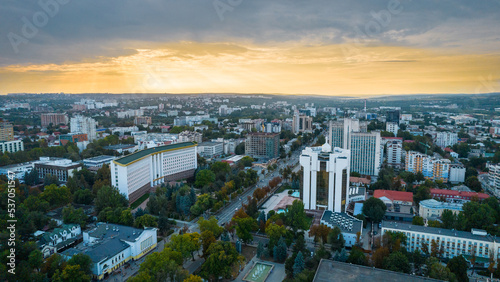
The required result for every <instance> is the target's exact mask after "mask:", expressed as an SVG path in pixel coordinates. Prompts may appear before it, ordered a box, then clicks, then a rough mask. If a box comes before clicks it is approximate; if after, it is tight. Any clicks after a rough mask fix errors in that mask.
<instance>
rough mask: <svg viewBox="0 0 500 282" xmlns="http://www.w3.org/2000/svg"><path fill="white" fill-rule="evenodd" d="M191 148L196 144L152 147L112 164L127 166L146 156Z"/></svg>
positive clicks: (186, 143) (184, 143)
mask: <svg viewBox="0 0 500 282" xmlns="http://www.w3.org/2000/svg"><path fill="white" fill-rule="evenodd" d="M192 146H196V144H195V143H194V142H183V143H176V144H170V145H164V146H158V147H153V148H149V149H144V150H141V151H139V152H135V153H133V154H130V155H127V156H125V157H122V158H119V159H116V160H114V162H115V163H118V164H120V165H128V164H130V163H132V162H135V161H137V160H139V159H142V158H144V157H146V156H148V155H151V154H154V153H160V152H166V151H171V150H179V149H184V148H189V147H192Z"/></svg>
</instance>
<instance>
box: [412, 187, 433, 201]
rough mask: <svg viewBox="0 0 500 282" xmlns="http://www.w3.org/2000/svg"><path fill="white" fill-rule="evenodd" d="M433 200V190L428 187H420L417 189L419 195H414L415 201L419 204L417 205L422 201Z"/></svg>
mask: <svg viewBox="0 0 500 282" xmlns="http://www.w3.org/2000/svg"><path fill="white" fill-rule="evenodd" d="M430 198H431V190H430V188H429V187H427V186H423V185H422V186H420V187H418V189H417V193H415V194H414V195H413V201H414V202H415V203H417V205H418V204H419V203H420V201H423V200H427V199H430Z"/></svg>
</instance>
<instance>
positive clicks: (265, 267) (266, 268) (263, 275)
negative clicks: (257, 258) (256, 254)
mask: <svg viewBox="0 0 500 282" xmlns="http://www.w3.org/2000/svg"><path fill="white" fill-rule="evenodd" d="M273 268H274V265H271V264H267V263H262V262H257V263H255V265H254V266H253V267H252V269H250V271H248V273H247V274H246V275H245V277H244V278H243V281H250V282H264V281H266V279H267V277H268V276H269V274H270V273H271V271H272V270H273Z"/></svg>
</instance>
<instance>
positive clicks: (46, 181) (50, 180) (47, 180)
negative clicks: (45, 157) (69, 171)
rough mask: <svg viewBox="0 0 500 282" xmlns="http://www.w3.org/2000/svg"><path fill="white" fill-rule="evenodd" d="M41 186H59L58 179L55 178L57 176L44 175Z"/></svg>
mask: <svg viewBox="0 0 500 282" xmlns="http://www.w3.org/2000/svg"><path fill="white" fill-rule="evenodd" d="M43 185H44V186H50V185H55V186H59V178H57V176H55V175H52V174H46V175H45V177H44V178H43Z"/></svg>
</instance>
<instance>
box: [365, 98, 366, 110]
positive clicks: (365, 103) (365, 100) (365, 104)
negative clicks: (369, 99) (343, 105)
mask: <svg viewBox="0 0 500 282" xmlns="http://www.w3.org/2000/svg"><path fill="white" fill-rule="evenodd" d="M365 113H366V99H365Z"/></svg>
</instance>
